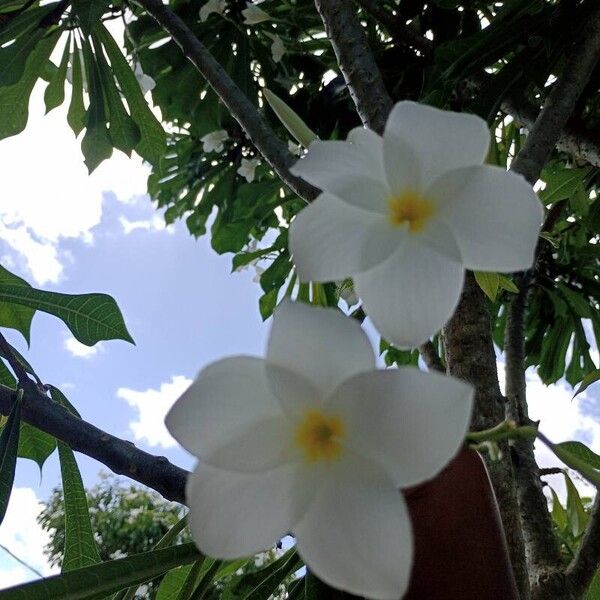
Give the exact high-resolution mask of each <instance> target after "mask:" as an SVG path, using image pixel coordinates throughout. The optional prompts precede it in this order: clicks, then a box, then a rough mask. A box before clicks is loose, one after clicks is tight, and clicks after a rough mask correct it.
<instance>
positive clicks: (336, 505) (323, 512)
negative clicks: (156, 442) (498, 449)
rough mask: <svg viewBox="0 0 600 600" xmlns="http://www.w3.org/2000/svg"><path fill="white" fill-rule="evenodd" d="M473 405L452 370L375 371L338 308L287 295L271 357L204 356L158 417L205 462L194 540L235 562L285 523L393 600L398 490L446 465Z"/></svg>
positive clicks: (192, 480)
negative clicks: (208, 360)
mask: <svg viewBox="0 0 600 600" xmlns="http://www.w3.org/2000/svg"><path fill="white" fill-rule="evenodd" d="M471 405H472V389H471V387H470V386H469V385H467V384H466V383H463V382H461V381H458V380H456V379H452V378H449V377H445V376H443V375H440V374H434V373H424V372H421V371H419V370H418V369H414V368H402V369H393V370H385V371H378V370H376V369H375V356H374V353H373V349H372V347H371V344H370V342H369V340H368V338H367V336H366V335H365V333H364V332H363V331H362V329H361V328H360V326H359V324H358V322H356V321H355V320H353V319H351V318H349V317H346V316H344V315H343V314H342V313H340V312H339V311H337V310H334V309H325V308H316V307H310V306H307V305H305V304H293V303H290V302H284V303H283V304H282V305H281V306H280V307H279V308H278V309H277V310H276V312H275V316H274V318H273V327H272V329H271V334H270V337H269V342H268V348H267V356H266V359H261V358H255V357H249V356H238V357H233V358H226V359H224V360H221V361H219V362H216V363H213V364H211V365H209V366H208V367H206V368H205V369H204V370H203V371H202V372H201V373H200V375H199V376H198V378H197V379H196V380H195V381H194V383H192V385H191V386H190V388H189V389H188V390H187V391H186V392H185V393H184V394H183V396H182V397H181V398H179V400H178V401H177V402H176V403H175V405H174V406H173V408H172V409H171V411H170V412H169V414H168V415H167V417H166V424H167V428H168V429H169V431H170V432H171V434H172V435H173V436H174V437H175V438H176V439H177V440H178V441H179V442H180V443H181V444H182V445H183V447H184V448H186V449H187V450H189V451H190V452H191V453H192V454H194V455H195V456H197V457H198V458H199V464H198V466H197V467H196V470H195V471H194V473H193V474H192V475H191V476H190V477H189V480H188V483H187V488H186V497H187V501H188V504H189V506H190V513H189V514H190V527H191V531H192V535H193V537H194V539H195V540H196V543H197V544H198V546H199V547H200V549H201V550H202V551H203V552H205V553H206V554H208V555H210V556H214V557H219V558H224V559H230V558H237V557H240V556H246V555H251V554H255V553H257V552H259V551H263V550H265V549H267V548H271V547H273V546H274V545H275V544H276V543H277V541H278V540H279V539H280V538H282V537H283V536H284V535H285V534H286V533H288V532H292V533H293V535H294V536H295V538H296V543H297V548H298V551H299V553H300V555H301V556H302V558H303V559H304V560H305V562H306V564H307V565H308V567H309V568H310V569H311V570H312V571H313V572H314V573H315V574H316V575H317V576H318V577H320V578H321V579H323V580H324V581H326V582H327V583H329V584H331V585H333V586H335V587H337V588H341V589H344V590H347V591H349V592H352V593H353V594H357V595H359V596H367V597H370V598H377V599H383V600H397V599H398V598H400V597H401V596H402V594H403V593H404V592H405V590H406V588H407V585H408V581H409V576H410V570H411V564H412V557H413V541H412V529H411V523H410V518H409V514H408V511H407V507H406V503H405V500H404V497H403V495H402V494H401V493H400V492H398V489H399V488H402V487H408V486H413V485H415V484H418V483H420V482H422V481H425V480H427V479H430V478H431V477H433V476H434V475H436V474H437V473H438V472H439V471H440V470H441V469H442V468H443V467H444V466H445V465H446V464H447V463H448V461H449V460H450V459H451V458H452V457H453V456H454V454H455V453H456V451H457V450H458V448H459V447H460V445H461V444H462V442H463V439H464V436H465V433H466V431H467V426H468V423H469V416H470V412H471Z"/></svg>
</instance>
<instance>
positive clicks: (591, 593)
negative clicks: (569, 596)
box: [585, 569, 600, 600]
mask: <svg viewBox="0 0 600 600" xmlns="http://www.w3.org/2000/svg"><path fill="white" fill-rule="evenodd" d="M585 600H600V569H598V570H596V574H595V575H594V578H593V579H592V583H590V587H589V588H588V590H587V592H586V594H585Z"/></svg>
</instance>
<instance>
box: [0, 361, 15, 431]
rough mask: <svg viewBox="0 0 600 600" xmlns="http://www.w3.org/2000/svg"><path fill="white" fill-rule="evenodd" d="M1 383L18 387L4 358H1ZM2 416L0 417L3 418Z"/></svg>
mask: <svg viewBox="0 0 600 600" xmlns="http://www.w3.org/2000/svg"><path fill="white" fill-rule="evenodd" d="M0 384H2V385H5V386H6V387H9V388H12V389H13V390H16V389H17V380H16V379H15V378H14V377H13V374H12V373H11V372H10V370H9V369H8V367H7V366H6V365H5V364H4V361H3V360H0ZM1 418H2V417H0V419H1Z"/></svg>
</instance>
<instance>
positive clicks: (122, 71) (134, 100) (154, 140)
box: [96, 25, 166, 165]
mask: <svg viewBox="0 0 600 600" xmlns="http://www.w3.org/2000/svg"><path fill="white" fill-rule="evenodd" d="M96 33H97V35H98V38H99V39H100V41H101V42H102V45H103V46H104V49H105V50H106V54H107V56H108V59H109V60H110V66H111V68H112V70H113V72H114V74H115V77H116V78H117V81H118V82H119V86H120V88H121V91H122V92H123V95H124V96H125V99H126V100H127V105H128V106H129V110H130V112H131V116H132V118H133V120H134V121H135V123H136V124H137V126H138V127H139V129H140V135H141V137H140V141H139V142H138V144H137V145H136V147H135V151H136V152H137V153H138V154H139V155H140V156H141V157H142V158H143V159H145V160H147V161H148V162H149V163H151V164H153V165H156V164H158V162H159V161H160V159H161V158H162V156H163V154H164V151H165V147H166V135H165V131H164V129H163V127H162V125H161V124H160V122H159V121H158V119H157V118H156V117H155V116H154V113H153V112H152V110H150V107H149V106H148V104H147V102H146V99H145V98H144V95H143V94H142V90H141V89H140V85H139V83H138V81H137V79H136V78H135V75H134V74H133V71H132V70H131V68H130V67H129V65H128V64H127V60H126V59H125V57H124V56H123V54H122V53H121V49H120V48H119V46H118V45H117V43H116V42H115V40H114V39H113V38H112V36H111V35H110V33H108V31H107V30H106V28H105V27H104V26H103V25H98V27H97V28H96Z"/></svg>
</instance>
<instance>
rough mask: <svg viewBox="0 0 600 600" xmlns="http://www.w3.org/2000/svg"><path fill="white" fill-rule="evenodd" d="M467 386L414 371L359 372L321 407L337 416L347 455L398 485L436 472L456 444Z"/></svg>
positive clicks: (469, 399) (463, 426)
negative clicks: (374, 465) (378, 468)
mask: <svg viewBox="0 0 600 600" xmlns="http://www.w3.org/2000/svg"><path fill="white" fill-rule="evenodd" d="M472 404H473V388H472V387H471V386H470V385H468V384H466V383H464V382H462V381H459V380H458V379H454V378H452V377H445V376H443V375H440V374H438V373H424V372H422V371H419V370H418V369H415V368H408V367H406V368H400V369H390V370H386V371H372V372H370V373H361V374H359V375H355V376H354V377H352V378H350V379H347V380H346V381H344V382H343V383H342V384H341V385H340V387H339V388H338V389H337V390H336V391H335V392H334V394H333V396H332V398H331V400H330V401H329V402H328V403H327V407H328V408H329V407H331V409H332V410H333V411H335V412H337V413H339V414H341V415H342V418H343V419H344V424H345V426H346V432H347V433H346V435H347V439H348V444H349V446H350V447H351V448H352V450H353V451H355V452H357V453H359V454H361V455H364V456H369V457H370V458H371V459H372V460H374V461H376V462H378V463H379V464H381V465H384V466H385V468H386V470H387V471H388V473H390V475H391V476H392V478H393V480H394V483H395V484H396V485H397V486H398V487H409V486H412V485H416V484H419V483H422V482H423V481H425V480H427V479H431V478H432V477H434V476H435V475H437V473H439V472H440V471H441V470H442V469H443V468H444V466H445V465H446V464H447V463H448V462H449V461H450V460H451V459H452V458H453V457H454V455H455V454H456V452H457V451H458V449H459V448H460V447H461V446H462V444H463V442H464V438H465V434H466V433H467V429H468V426H469V421H470V417H471V408H472Z"/></svg>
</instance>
